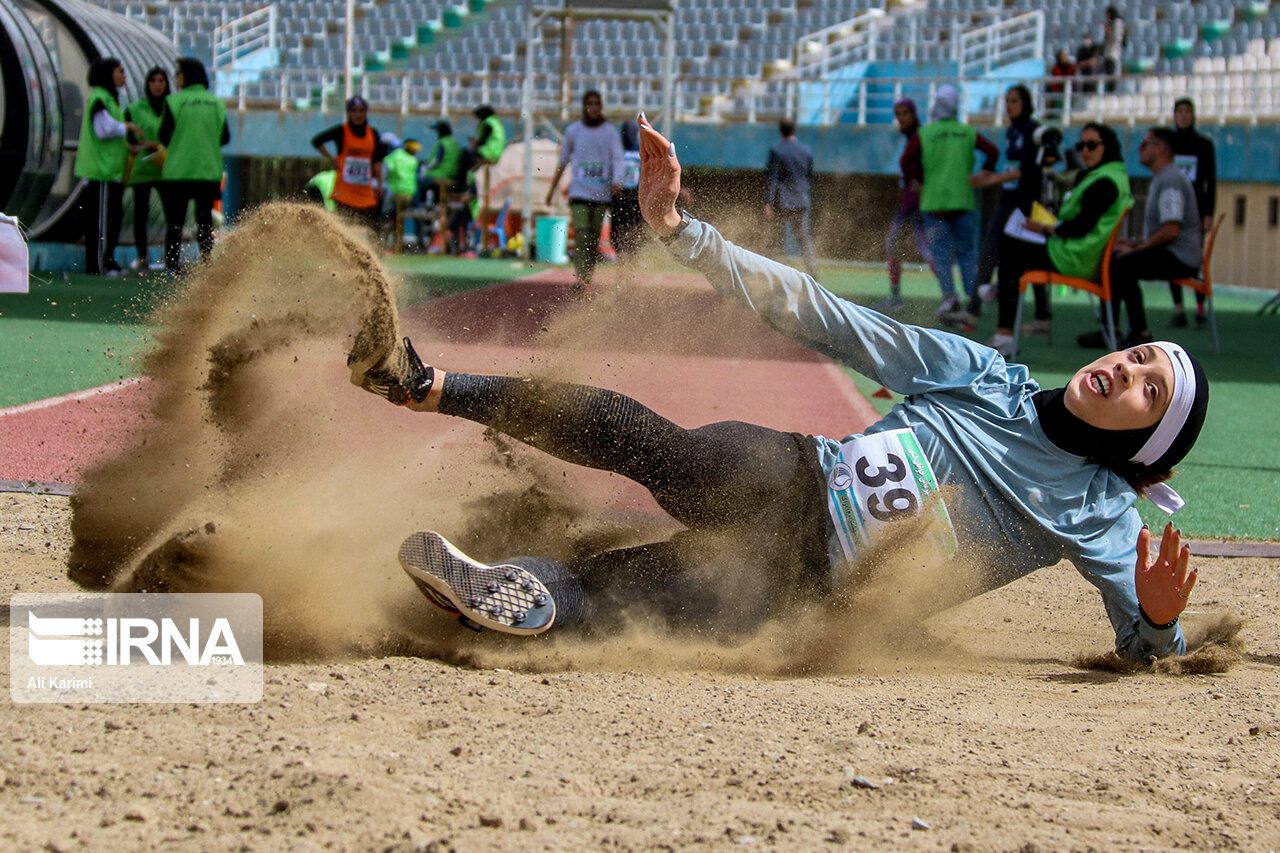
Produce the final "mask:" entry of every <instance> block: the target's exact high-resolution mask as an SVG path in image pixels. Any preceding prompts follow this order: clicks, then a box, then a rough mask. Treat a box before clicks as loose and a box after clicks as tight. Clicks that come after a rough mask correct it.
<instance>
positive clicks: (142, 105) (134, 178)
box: [124, 65, 171, 270]
mask: <svg viewBox="0 0 1280 853" xmlns="http://www.w3.org/2000/svg"><path fill="white" fill-rule="evenodd" d="M170 91H171V90H170V88H169V74H168V72H166V71H165V70H164V69H163V68H161V67H160V66H158V65H157V66H155V67H153V68H151V69H150V70H149V71H147V82H146V87H145V89H144V90H143V95H142V97H141V98H139V99H138V100H136V101H134V102H133V103H132V104H130V105H129V106H127V107H125V111H124V115H125V118H126V119H128V120H129V121H131V122H133V123H134V124H136V125H137V126H138V127H140V128H141V129H142V134H141V135H139V134H136V133H130V134H129V137H128V140H129V164H130V167H129V168H128V169H127V170H126V171H127V172H128V174H127V175H126V176H125V183H126V184H128V185H129V186H131V187H133V239H134V243H135V244H136V245H137V247H138V269H139V270H145V269H147V268H148V267H149V266H150V265H151V264H150V261H151V258H150V254H149V252H148V250H147V222H148V220H149V219H150V218H151V191H152V190H153V189H154V190H156V194H157V195H159V182H160V169H161V166H162V165H163V163H164V155H163V154H162V153H161V148H160V141H159V140H160V116H161V115H163V114H164V103H165V98H166V97H168V95H169V92H170Z"/></svg>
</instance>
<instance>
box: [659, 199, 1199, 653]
mask: <svg viewBox="0 0 1280 853" xmlns="http://www.w3.org/2000/svg"><path fill="white" fill-rule="evenodd" d="M670 248H671V251H672V254H673V255H674V256H675V257H676V259H677V260H679V261H680V262H682V263H684V264H686V265H688V266H690V267H693V268H694V269H696V270H698V271H699V272H701V273H702V274H703V275H705V276H706V277H707V279H708V280H709V281H710V282H711V285H712V286H713V287H714V288H715V289H716V290H717V291H718V292H719V293H720V294H721V295H722V296H724V297H725V298H726V299H729V300H730V301H733V302H736V303H738V304H740V305H742V306H743V307H745V308H747V309H748V310H750V311H753V312H755V313H756V314H757V315H758V316H759V317H760V319H762V320H763V321H764V322H765V323H766V324H768V325H769V326H771V327H772V328H774V329H776V330H777V331H779V332H781V333H782V334H784V335H786V336H787V337H789V338H791V339H792V340H794V341H796V342H797V343H799V344H801V345H803V346H805V347H808V348H809V349H811V350H814V351H815V352H819V353H822V354H824V355H827V356H830V357H831V358H833V359H835V360H836V361H838V362H840V363H841V364H844V365H846V366H848V367H850V368H852V369H853V370H856V371H857V372H858V373H861V374H862V375H864V376H866V377H868V378H870V379H873V380H875V381H876V382H879V383H881V384H882V385H884V386H885V387H886V388H888V389H890V390H891V391H895V392H897V393H899V394H902V395H904V396H905V398H906V399H904V400H903V401H902V402H901V403H899V404H898V405H896V406H894V407H893V410H892V411H891V412H889V414H887V415H886V416H885V417H883V418H882V419H880V420H879V421H877V422H876V423H875V424H872V425H871V426H870V427H868V428H867V434H871V433H879V432H883V431H886V430H895V429H902V428H903V427H909V428H910V429H911V430H912V431H913V432H914V433H915V436H916V438H917V440H918V441H919V443H920V446H921V448H922V449H923V451H924V453H925V455H926V456H927V457H928V460H929V463H930V464H931V465H932V467H933V472H934V474H935V475H936V477H937V479H938V482H939V483H941V484H942V485H943V487H944V489H945V488H947V487H952V489H949V490H948V491H947V499H946V503H947V509H948V511H949V512H950V514H951V519H952V522H953V523H954V528H955V532H956V538H957V540H958V546H959V553H960V554H961V555H962V556H965V555H967V556H970V557H973V558H974V559H975V561H976V562H979V563H980V564H982V565H987V566H989V567H990V568H989V570H988V573H987V576H986V577H985V580H984V584H983V590H987V589H994V588H996V587H999V586H1003V585H1004V584H1006V583H1009V582H1011V581H1014V580H1017V579H1018V578H1020V577H1023V576H1025V575H1027V574H1029V573H1031V572H1032V571H1034V570H1035V569H1038V568H1041V567H1043V566H1051V565H1053V564H1055V563H1057V562H1058V561H1059V560H1061V559H1064V558H1065V559H1067V560H1070V561H1071V562H1072V563H1073V564H1074V565H1075V567H1076V569H1078V570H1079V572H1080V573H1081V574H1082V575H1084V577H1085V578H1086V579H1087V580H1089V582H1091V583H1092V584H1093V585H1094V586H1096V587H1097V588H1098V590H1099V591H1100V592H1101V593H1102V600H1103V605H1104V606H1105V608H1106V611H1107V616H1108V617H1109V618H1110V620H1111V624H1112V626H1113V627H1114V629H1115V634H1116V651H1117V652H1119V653H1120V654H1121V655H1123V656H1125V657H1127V658H1129V659H1131V660H1136V661H1145V660H1148V659H1149V658H1150V657H1152V656H1156V657H1162V656H1165V655H1170V654H1182V653H1183V652H1184V651H1185V648H1186V647H1185V644H1184V641H1183V637H1182V630H1181V628H1180V626H1178V625H1174V626H1173V627H1172V628H1168V629H1165V630H1156V629H1154V628H1152V627H1151V625H1150V624H1148V623H1147V622H1146V621H1145V620H1143V619H1142V617H1141V616H1140V614H1139V611H1138V599H1137V594H1136V592H1135V590H1134V563H1135V561H1136V551H1135V546H1136V543H1137V538H1138V532H1139V531H1140V530H1141V528H1142V519H1141V518H1140V517H1139V515H1138V511H1137V510H1136V509H1135V508H1134V504H1135V502H1136V501H1137V498H1138V495H1137V493H1136V492H1135V491H1134V490H1133V488H1132V487H1131V486H1130V485H1129V484H1128V483H1127V482H1125V481H1124V480H1123V479H1122V478H1121V477H1119V476H1118V475H1117V474H1115V473H1114V472H1113V471H1111V470H1110V469H1109V468H1104V467H1101V466H1099V465H1095V464H1092V463H1090V462H1087V461H1086V460H1085V459H1084V458H1083V457H1080V456H1076V455H1074V454H1072V453H1068V452H1067V451H1065V450H1062V449H1061V448H1059V447H1058V446H1057V445H1055V444H1053V443H1052V442H1051V441H1049V439H1048V438H1047V437H1046V436H1045V434H1044V431H1043V430H1042V429H1041V427H1040V423H1039V416H1038V414H1037V412H1036V409H1035V405H1034V403H1033V402H1032V399H1031V398H1032V396H1033V395H1034V394H1035V393H1036V392H1038V391H1039V390H1040V386H1039V384H1037V383H1036V382H1035V381H1034V380H1032V379H1031V376H1030V372H1029V371H1028V370H1027V368H1026V367H1025V366H1024V365H1021V364H1009V363H1007V362H1005V360H1004V358H1003V357H1002V356H1001V355H1000V354H999V353H998V352H996V351H995V350H994V349H991V348H990V347H987V346H983V345H982V344H979V343H977V342H975V341H971V340H969V339H968V338H965V337H962V336H960V335H955V334H951V333H948V332H942V331H936V330H933V329H924V328H920V327H918V326H909V325H905V324H903V323H899V322H897V321H896V320H894V319H892V318H890V317H886V316H884V315H882V314H879V313H877V312H875V311H872V310H871V309H869V308H864V307H862V306H859V305H855V304H854V303H852V302H849V301H847V300H844V299H841V298H840V297H838V296H836V295H835V294H833V293H831V292H830V291H828V290H826V289H825V288H823V287H822V286H821V285H820V284H818V283H817V282H816V281H814V280H813V279H812V278H811V277H809V276H808V275H805V274H804V273H802V272H800V271H798V270H796V269H793V268H792V267H789V266H786V265H784V264H779V263H775V262H773V261H770V260H767V259H765V258H762V257H760V256H759V255H756V254H753V253H751V252H749V251H747V250H745V249H742V248H739V247H738V246H735V245H733V244H732V243H730V242H729V241H728V240H726V239H724V237H723V236H721V235H720V233H719V232H718V231H716V229H715V228H713V227H711V226H710V225H707V224H706V223H704V222H698V221H696V220H695V221H693V222H691V223H690V224H689V226H688V227H687V228H686V229H685V230H684V232H683V233H682V234H681V235H680V236H679V237H678V238H676V239H675V240H673V241H672V243H671V246H670ZM845 440H847V438H846V439H832V438H825V437H822V436H817V437H815V441H816V442H817V448H818V456H819V459H820V462H821V465H822V467H823V473H824V475H825V476H826V477H828V478H829V477H830V476H831V474H832V471H833V469H834V468H835V466H836V464H837V461H838V460H837V453H838V452H839V449H840V445H841V444H842V443H843V441H845ZM827 532H828V542H829V549H828V550H829V553H830V555H831V561H832V571H833V572H838V571H839V570H840V569H841V567H842V566H841V561H842V559H843V557H842V556H841V551H840V547H839V540H838V538H837V535H836V531H835V528H834V525H833V524H832V523H831V522H830V521H828V531H827ZM1046 616H1048V617H1050V618H1052V616H1053V613H1052V611H1049V612H1047V613H1046Z"/></svg>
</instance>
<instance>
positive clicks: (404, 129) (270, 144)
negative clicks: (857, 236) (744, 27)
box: [225, 112, 1280, 213]
mask: <svg viewBox="0 0 1280 853" xmlns="http://www.w3.org/2000/svg"><path fill="white" fill-rule="evenodd" d="M613 118H614V119H617V118H618V117H617V116H614V117H613ZM228 120H229V122H230V123H231V132H232V141H231V144H230V145H229V146H228V147H227V148H226V149H225V151H226V156H227V159H228V169H227V173H228V175H229V176H235V175H237V174H239V173H240V172H241V170H240V169H239V168H237V167H236V166H237V164H236V161H237V160H239V159H241V158H286V159H292V158H304V159H305V158H316V159H317V163H318V162H319V160H318V158H317V155H316V152H315V149H313V148H312V147H311V137H312V136H313V135H315V134H316V133H318V132H320V131H321V130H324V129H325V128H327V127H330V126H332V125H333V124H336V123H337V122H338V121H340V117H339V116H337V115H332V114H331V115H327V116H322V115H320V114H318V113H286V114H283V115H282V114H279V113H276V112H263V113H254V112H247V113H245V114H243V115H240V114H237V113H235V112H232V113H231V114H229V115H228ZM370 121H371V123H372V124H373V125H374V126H375V127H376V128H378V130H380V131H383V132H387V131H390V132H394V133H395V134H396V135H398V136H400V137H402V138H409V137H414V138H417V139H418V140H419V141H420V142H422V143H423V146H424V148H425V149H427V150H429V149H430V147H431V145H432V144H433V143H434V141H435V134H434V133H433V132H432V131H431V130H429V129H428V123H429V122H428V120H427V119H419V118H413V119H408V120H404V119H401V118H400V117H399V116H386V115H383V116H379V115H377V114H375V115H374V116H372V117H371V119H370ZM453 121H454V134H455V135H456V136H458V137H459V138H460V139H462V138H466V137H467V136H469V135H473V134H474V132H475V127H474V122H473V121H472V120H471V118H470V116H468V117H466V118H458V119H454V120H453ZM507 129H508V134H509V138H511V139H518V138H519V127H518V126H517V125H516V124H515V123H512V122H508V124H507ZM980 130H981V132H983V133H985V134H986V135H987V136H988V137H989V138H991V139H992V140H993V141H994V142H996V144H997V145H998V146H1000V147H1001V148H1003V135H1004V128H997V127H986V128H980ZM1118 130H1119V132H1120V138H1121V142H1122V144H1123V146H1124V152H1125V157H1126V161H1127V166H1128V171H1129V173H1130V175H1133V176H1135V177H1138V176H1146V175H1147V174H1148V172H1147V170H1146V169H1145V168H1144V167H1142V166H1140V165H1139V164H1138V142H1139V141H1141V139H1142V137H1143V135H1144V134H1145V133H1146V130H1147V126H1146V125H1139V126H1135V127H1132V128H1125V127H1121V128H1118ZM1200 131H1201V132H1202V133H1204V134H1206V135H1207V136H1209V137H1210V138H1212V139H1213V141H1214V144H1215V145H1216V147H1217V154H1218V180H1219V181H1241V182H1250V183H1269V184H1280V126H1277V125H1257V126H1254V127H1249V126H1237V125H1228V126H1224V127H1217V126H1212V125H1211V126H1202V127H1201V128H1200ZM1078 134H1079V130H1078V129H1072V128H1068V129H1067V131H1066V137H1067V143H1068V144H1072V143H1074V142H1075V139H1076V137H1077V136H1078ZM799 137H800V139H801V140H803V141H804V142H806V143H808V144H809V145H810V146H811V147H812V148H813V153H814V159H815V161H816V168H817V170H818V171H819V172H821V173H824V174H837V175H877V176H892V175H896V174H897V172H898V162H897V160H898V155H899V153H900V151H901V148H902V136H901V134H899V133H898V132H897V131H895V130H894V129H893V128H891V127H885V126H870V127H856V126H849V125H837V126H833V127H825V128H806V127H801V128H800V132H799ZM672 138H673V139H674V140H675V142H676V148H677V151H678V152H679V154H680V160H681V163H682V164H684V165H685V166H686V167H687V168H690V169H699V168H708V169H728V170H740V169H745V170H759V169H762V168H763V167H764V162H765V158H766V157H767V155H768V152H769V149H770V148H771V147H772V146H773V145H774V144H775V143H776V142H777V140H778V131H777V128H776V127H775V126H774V125H764V124H760V125H747V124H732V125H729V124H721V125H709V124H680V125H677V126H676V128H675V131H674V133H673V134H672ZM233 184H234V181H230V182H229V183H228V186H227V193H226V195H227V199H226V202H227V205H228V212H229V213H230V212H233V211H234V209H235V208H237V207H238V206H239V205H238V200H239V196H240V193H239V190H238V187H236V186H234V185H233Z"/></svg>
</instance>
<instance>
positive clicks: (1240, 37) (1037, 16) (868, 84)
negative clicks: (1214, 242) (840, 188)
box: [97, 0, 1280, 124]
mask: <svg viewBox="0 0 1280 853" xmlns="http://www.w3.org/2000/svg"><path fill="white" fill-rule="evenodd" d="M97 5H100V6H103V7H105V8H107V9H111V10H113V11H116V12H119V13H120V14H123V15H125V16H127V17H130V18H134V19H136V20H139V21H143V22H145V23H147V24H148V25H149V26H151V27H153V28H154V29H157V30H159V31H161V32H163V33H165V34H166V35H168V36H169V37H170V38H171V39H172V40H173V42H174V43H175V44H176V45H177V47H178V49H179V50H180V51H182V52H184V53H189V54H191V55H194V56H197V57H199V58H202V59H204V60H205V61H206V62H208V63H209V64H210V67H211V68H213V69H214V70H215V71H216V72H217V74H218V75H219V80H220V84H219V85H220V91H221V92H222V94H223V95H224V96H226V97H228V98H232V99H235V100H237V101H241V102H243V103H244V104H245V106H246V107H249V108H262V107H275V108H278V109H307V108H318V107H322V106H328V107H330V108H332V106H333V104H334V103H335V102H336V101H338V100H341V98H342V97H343V96H344V95H345V94H346V93H347V92H348V91H350V88H354V90H355V91H358V92H359V93H360V94H362V95H364V96H365V97H366V98H367V99H368V100H369V101H370V102H371V104H373V105H374V106H375V109H376V108H379V107H381V108H386V109H396V110H402V111H405V112H407V113H444V114H448V113H449V112H459V113H464V112H467V111H469V110H470V109H471V108H472V107H474V106H475V105H477V104H479V103H482V102H483V103H490V104H492V105H493V106H494V108H495V109H496V110H497V111H498V112H499V113H500V114H508V115H514V114H517V113H519V112H520V108H521V105H522V103H523V102H524V99H525V92H524V78H525V76H526V72H527V70H528V69H529V68H530V67H532V70H533V73H534V78H535V87H534V92H535V97H536V98H537V99H538V100H539V101H540V102H543V103H547V104H553V103H555V102H557V101H559V100H563V101H564V102H565V103H571V102H573V101H574V100H575V98H574V96H573V93H574V92H580V91H582V90H585V89H587V88H596V89H600V90H601V91H602V92H604V93H605V99H606V102H608V103H610V104H612V105H614V106H615V107H616V108H618V109H627V110H630V109H633V108H636V109H643V108H646V107H648V108H650V109H652V108H654V107H655V106H657V105H659V104H660V103H661V100H662V85H663V79H662V77H663V62H662V60H663V55H664V37H665V34H664V32H663V30H662V28H661V27H660V26H655V25H653V24H652V23H651V22H650V21H646V20H641V19H638V16H637V15H635V14H631V15H628V14H627V13H626V12H619V13H618V14H617V15H616V16H613V17H609V16H594V15H592V14H590V13H589V11H588V10H587V9H581V11H580V13H579V14H578V15H570V16H569V17H568V18H563V17H562V18H560V19H558V23H559V24H560V25H559V26H556V25H554V24H555V23H557V22H548V21H547V20H545V19H544V20H542V21H540V22H537V23H535V22H534V20H533V18H532V17H531V11H532V10H533V9H534V8H535V7H536V8H543V7H547V6H560V5H563V4H562V3H559V2H550V3H536V2H529V0H487V2H486V0H469V2H467V3H465V4H464V5H455V4H453V3H449V2H443V1H442V0H356V2H354V3H352V4H348V3H346V2H345V1H344V0H277V2H274V3H269V4H264V3H260V2H238V0H233V2H225V3H219V2H208V1H207V0H182V2H159V0H151V2H139V0H99V2H98V3H97ZM349 5H350V6H351V13H352V28H351V34H350V35H351V38H350V50H349V51H348V32H347V26H346V19H347V14H348V6H349ZM570 5H571V6H576V7H591V6H605V5H614V4H608V3H596V4H592V3H589V2H584V3H580V4H572V3H571V4H570ZM628 5H629V6H631V7H634V6H635V4H628ZM1107 5H1109V3H1108V0H1068V2H1047V3H1046V2H1039V0H1003V1H1002V2H989V0H918V2H897V3H892V2H891V3H889V4H887V5H886V4H885V3H884V2H883V0H700V2H697V3H678V2H676V3H673V4H672V6H673V8H674V12H673V14H674V19H675V20H674V24H675V29H676V33H677V36H676V38H675V45H674V54H675V55H674V63H673V68H672V72H673V75H674V81H673V88H674V100H675V109H676V114H677V116H678V118H679V119H680V120H682V121H698V120H703V121H773V120H776V119H777V118H778V117H780V116H781V115H783V114H792V115H796V116H797V117H799V118H800V120H801V122H802V123H805V124H834V123H850V122H852V123H876V122H881V123H887V122H888V121H890V120H891V105H892V102H893V100H895V98H896V96H898V95H901V94H904V93H906V94H912V93H914V94H917V95H919V96H920V97H922V98H923V97H926V96H927V92H928V90H929V88H930V86H931V85H932V84H933V83H934V82H935V81H937V80H939V79H947V80H956V81H959V82H960V83H961V84H962V86H963V87H964V88H965V89H966V91H967V96H966V98H965V107H966V110H967V112H968V113H970V114H975V115H978V116H980V115H983V114H990V115H992V116H993V117H997V116H998V115H999V110H998V109H997V107H998V106H999V98H998V97H996V95H997V94H998V92H999V88H1000V87H999V83H1000V82H1001V81H1007V80H1010V79H1017V80H1019V81H1022V82H1026V83H1030V84H1032V85H1033V91H1036V90H1039V92H1040V93H1041V94H1043V93H1044V91H1045V89H1046V87H1048V86H1051V85H1052V84H1053V83H1054V82H1055V81H1054V80H1053V79H1052V78H1051V77H1049V76H1048V74H1047V69H1048V67H1049V65H1051V64H1052V61H1053V57H1054V56H1055V55H1056V53H1057V51H1058V50H1059V49H1063V48H1065V49H1068V50H1069V51H1071V52H1072V53H1073V54H1074V52H1075V48H1076V45H1077V44H1078V43H1079V41H1080V38H1081V36H1082V34H1083V33H1084V32H1086V31H1094V32H1097V31H1099V30H1100V27H1101V21H1102V19H1103V10H1104V9H1105V7H1106V6H1107ZM1119 5H1120V6H1121V7H1122V8H1121V11H1122V13H1123V14H1124V15H1125V18H1126V21H1127V23H1128V28H1129V35H1128V39H1127V45H1126V47H1125V53H1124V66H1123V68H1122V69H1121V71H1122V73H1121V74H1120V75H1119V78H1118V80H1116V81H1115V86H1114V88H1113V90H1112V91H1109V92H1094V93H1085V92H1083V91H1081V86H1080V81H1079V80H1069V81H1068V82H1067V86H1066V89H1067V91H1066V92H1065V93H1064V94H1063V97H1062V98H1061V99H1060V100H1059V101H1058V103H1060V105H1061V109H1062V111H1063V113H1064V119H1065V120H1066V121H1067V122H1070V121H1071V119H1072V117H1073V116H1075V117H1080V118H1086V117H1087V118H1099V119H1102V120H1105V121H1116V120H1123V121H1125V122H1132V121H1141V120H1144V119H1150V118H1162V117H1166V116H1168V115H1169V113H1170V112H1171V110H1172V105H1173V100H1174V99H1175V98H1176V97H1178V96H1181V95H1190V96H1192V97H1194V98H1196V100H1197V102H1198V103H1199V105H1200V107H1199V112H1200V114H1201V115H1202V116H1205V117H1214V118H1217V119H1219V120H1228V119H1229V120H1243V121H1249V122H1255V121H1258V120H1270V119H1274V118H1277V117H1280V97H1278V96H1277V93H1280V85H1277V84H1276V83H1277V80H1280V3H1268V2H1265V0H1264V1H1262V2H1260V1H1259V0H1250V2H1244V3H1241V2H1238V0H1199V2H1194V3H1193V2H1186V1H1185V0H1184V2H1151V0H1147V2H1131V3H1127V4H1119ZM566 31H567V33H566ZM566 36H567V37H566ZM528 51H531V52H532V53H533V57H532V62H530V61H529V57H528V56H527V55H526V54H527V52H528ZM348 59H349V60H350V68H351V75H350V77H348V76H347V74H346V73H345V71H346V68H347V67H348ZM566 80H567V81H571V82H570V85H569V86H564V85H563V83H564V81H566ZM1090 88H1092V87H1090ZM1103 88H1108V87H1103ZM562 93H567V94H568V97H566V98H561V97H560V95H561V94H562ZM326 102H328V103H326Z"/></svg>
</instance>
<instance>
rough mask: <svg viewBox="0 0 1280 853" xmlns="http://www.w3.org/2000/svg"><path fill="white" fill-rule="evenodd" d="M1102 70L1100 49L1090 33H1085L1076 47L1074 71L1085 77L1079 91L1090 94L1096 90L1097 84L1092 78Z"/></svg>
mask: <svg viewBox="0 0 1280 853" xmlns="http://www.w3.org/2000/svg"><path fill="white" fill-rule="evenodd" d="M1101 72H1102V51H1101V50H1099V49H1098V45H1097V43H1095V42H1094V40H1093V34H1092V33H1085V34H1084V36H1083V37H1082V38H1081V39H1080V46H1079V47H1077V48H1076V73H1078V74H1079V75H1080V76H1081V77H1083V78H1085V79H1084V82H1082V83H1081V84H1080V91H1081V92H1084V93H1086V94H1092V93H1093V92H1096V91H1098V84H1097V83H1095V82H1094V80H1093V78H1094V77H1097V76H1098V74H1100V73H1101Z"/></svg>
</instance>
